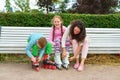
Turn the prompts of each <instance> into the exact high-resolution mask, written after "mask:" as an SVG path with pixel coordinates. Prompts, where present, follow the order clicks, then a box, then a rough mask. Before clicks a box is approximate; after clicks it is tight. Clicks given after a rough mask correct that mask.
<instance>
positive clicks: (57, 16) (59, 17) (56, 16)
mask: <svg viewBox="0 0 120 80" xmlns="http://www.w3.org/2000/svg"><path fill="white" fill-rule="evenodd" d="M55 18H58V19H60V21H61V22H62V23H63V20H62V17H61V16H59V15H55V16H54V17H53V18H52V20H51V23H52V24H53V22H54V19H55Z"/></svg>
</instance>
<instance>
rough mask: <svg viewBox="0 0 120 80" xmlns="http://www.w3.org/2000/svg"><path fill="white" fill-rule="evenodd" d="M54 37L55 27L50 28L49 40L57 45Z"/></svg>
mask: <svg viewBox="0 0 120 80" xmlns="http://www.w3.org/2000/svg"><path fill="white" fill-rule="evenodd" d="M52 38H53V27H52V28H51V29H50V34H49V41H50V43H52V45H55V43H54V42H53V41H52Z"/></svg>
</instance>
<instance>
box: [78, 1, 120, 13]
mask: <svg viewBox="0 0 120 80" xmlns="http://www.w3.org/2000/svg"><path fill="white" fill-rule="evenodd" d="M77 1H78V3H79V6H78V8H77V11H78V13H91V14H107V13H110V12H111V8H114V7H117V4H118V0H77Z"/></svg>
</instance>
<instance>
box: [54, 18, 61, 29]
mask: <svg viewBox="0 0 120 80" xmlns="http://www.w3.org/2000/svg"><path fill="white" fill-rule="evenodd" d="M53 24H54V25H55V27H58V28H59V27H60V26H61V24H62V21H61V20H60V19H59V18H55V19H54V20H53Z"/></svg>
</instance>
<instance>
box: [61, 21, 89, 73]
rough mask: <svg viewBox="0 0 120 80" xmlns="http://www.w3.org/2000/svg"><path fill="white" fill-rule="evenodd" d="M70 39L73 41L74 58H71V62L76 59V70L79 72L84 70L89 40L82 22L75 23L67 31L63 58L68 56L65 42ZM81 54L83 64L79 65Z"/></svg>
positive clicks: (63, 44)
mask: <svg viewBox="0 0 120 80" xmlns="http://www.w3.org/2000/svg"><path fill="white" fill-rule="evenodd" d="M67 37H69V38H70V39H71V43H72V47H73V52H74V56H73V57H70V58H69V60H70V61H72V60H73V59H76V62H75V64H74V68H75V69H77V70H78V71H82V70H84V62H85V59H86V57H87V53H88V45H89V43H88V39H87V37H86V29H85V26H84V24H83V22H82V21H80V20H75V21H73V22H72V23H71V24H70V25H69V26H68V28H67V30H66V31H65V33H64V34H63V37H62V51H63V52H62V57H65V56H66V49H65V47H66V46H65V41H66V39H67ZM80 52H81V62H80V63H79V54H80Z"/></svg>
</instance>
